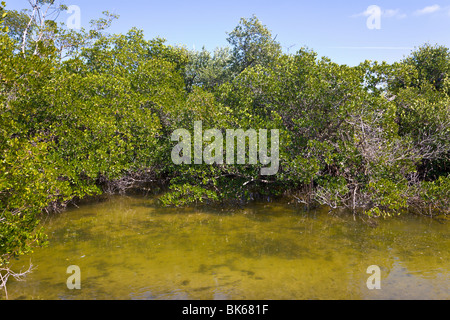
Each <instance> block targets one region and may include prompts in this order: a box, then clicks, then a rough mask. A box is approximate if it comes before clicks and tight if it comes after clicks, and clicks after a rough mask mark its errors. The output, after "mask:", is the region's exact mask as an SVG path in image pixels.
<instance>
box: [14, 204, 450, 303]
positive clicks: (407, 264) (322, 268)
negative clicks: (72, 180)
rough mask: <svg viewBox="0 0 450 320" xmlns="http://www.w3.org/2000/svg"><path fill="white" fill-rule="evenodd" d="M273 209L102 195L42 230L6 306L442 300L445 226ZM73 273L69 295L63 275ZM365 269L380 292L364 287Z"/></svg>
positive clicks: (445, 267) (423, 220)
mask: <svg viewBox="0 0 450 320" xmlns="http://www.w3.org/2000/svg"><path fill="white" fill-rule="evenodd" d="M377 222H378V224H377V226H374V225H373V224H369V223H367V221H364V219H361V218H357V219H356V220H354V219H353V216H347V215H340V216H332V215H329V214H327V212H326V211H315V212H305V211H303V210H302V209H300V208H295V207H293V206H290V205H287V204H283V203H270V204H268V203H265V204H254V205H251V206H249V207H246V208H243V209H237V210H221V209H216V210H213V209H208V210H206V209H205V210H201V211H199V210H194V209H173V208H172V209H166V208H158V207H157V206H156V205H155V204H154V199H148V198H140V197H121V196H117V197H111V198H109V199H108V200H106V201H102V202H96V203H90V204H85V205H83V206H81V207H80V208H77V209H71V210H69V211H67V212H65V213H63V214H61V215H58V216H55V217H51V218H48V219H47V221H45V222H44V224H45V227H46V229H47V233H48V234H49V246H48V247H46V248H42V249H37V250H36V251H35V252H34V253H33V254H32V255H31V256H28V257H24V258H23V259H21V260H19V261H16V262H15V266H16V269H17V268H18V269H20V268H21V266H27V264H28V263H29V260H30V259H31V261H32V263H33V265H36V266H37V268H36V270H35V271H34V272H33V273H32V274H30V275H29V276H28V277H27V280H26V281H25V282H16V281H14V280H11V281H10V282H9V286H8V295H9V298H10V299H183V300H186V299H205V300H209V299H244V300H249V299H250V300H266V299H288V300H293V299H295V300H302V299H449V298H450V295H449V291H448V287H449V283H450V278H449V274H450V273H449V265H448V261H449V250H448V248H449V229H448V222H445V221H436V220H431V219H427V218H423V217H400V218H398V219H393V220H380V221H377ZM70 265H78V266H79V267H80V269H81V289H80V290H69V289H68V288H67V286H66V280H67V278H68V277H69V276H70V274H67V273H66V270H67V267H68V266H70ZM371 265H378V266H379V267H380V268H381V290H369V289H368V288H367V285H366V281H367V279H368V277H369V276H370V274H367V273H366V270H367V268H368V267H369V266H371Z"/></svg>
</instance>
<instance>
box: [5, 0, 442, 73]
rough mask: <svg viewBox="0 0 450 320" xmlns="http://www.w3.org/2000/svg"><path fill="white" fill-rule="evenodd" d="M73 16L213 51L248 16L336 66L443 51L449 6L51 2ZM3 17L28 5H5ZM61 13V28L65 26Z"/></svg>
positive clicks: (396, 1) (377, 1) (288, 48)
mask: <svg viewBox="0 0 450 320" xmlns="http://www.w3.org/2000/svg"><path fill="white" fill-rule="evenodd" d="M56 1H57V3H59V2H62V3H64V4H66V5H67V6H69V5H76V6H78V7H79V9H80V20H81V26H82V27H84V28H86V29H87V28H89V21H90V20H92V19H97V18H99V17H101V16H102V11H105V10H108V11H110V12H112V13H115V14H118V15H120V18H119V19H118V20H117V21H115V22H114V24H113V26H112V27H111V28H110V30H109V32H110V33H126V32H127V31H128V30H130V29H131V28H132V27H137V28H138V29H142V30H143V31H144V34H145V37H146V38H147V39H152V38H155V37H157V36H159V37H162V38H165V39H166V40H167V43H168V44H171V45H183V46H185V47H187V48H189V49H197V50H200V49H201V48H202V47H205V48H206V49H207V50H209V51H213V50H214V49H215V48H217V47H225V46H228V42H227V41H226V39H227V32H231V31H232V30H233V29H234V27H235V26H236V25H238V23H239V20H240V18H250V17H252V15H255V16H257V17H258V19H259V20H260V21H261V22H262V23H263V24H264V25H266V26H267V28H268V29H269V30H271V32H272V35H273V37H276V40H277V41H278V42H279V43H280V44H281V45H282V46H283V50H284V51H285V52H289V53H295V52H296V51H298V50H299V49H300V48H302V47H308V48H309V49H311V50H313V51H315V52H317V53H318V55H319V56H320V57H322V56H326V57H328V58H330V59H331V60H332V61H334V62H337V63H340V64H348V65H357V64H359V63H360V62H362V61H364V60H377V61H387V62H389V63H392V62H394V61H400V60H401V59H403V58H404V57H405V56H407V55H408V54H409V53H410V52H411V51H412V50H414V48H416V47H419V46H421V45H423V44H424V43H427V42H428V43H431V44H439V45H445V46H447V47H450V0H389V1H388V0H370V1H366V0H348V1H343V0H341V1H336V0H335V1H331V0H330V1H325V0H315V1H304V0H296V1H295V0H277V1H273V0H272V1H267V0H228V1H214V0H209V1H207V0H189V1H187V0H184V1H182V0H164V1H161V0H159V1H154V0H147V1H144V0H65V1H61V0H56ZM6 4H7V9H22V8H28V7H29V3H28V0H6ZM70 16H71V14H69V13H62V14H61V15H60V17H59V19H60V20H62V21H64V19H68V18H69V17H70Z"/></svg>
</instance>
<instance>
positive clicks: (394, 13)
mask: <svg viewBox="0 0 450 320" xmlns="http://www.w3.org/2000/svg"><path fill="white" fill-rule="evenodd" d="M378 10H379V11H380V13H381V16H382V17H384V18H397V19H404V18H406V14H404V13H401V12H400V9H386V10H383V9H381V8H380V7H378V6H370V7H368V8H367V9H366V10H365V11H363V12H360V13H357V14H354V15H352V17H369V16H371V15H373V14H375V13H376V12H377V11H378Z"/></svg>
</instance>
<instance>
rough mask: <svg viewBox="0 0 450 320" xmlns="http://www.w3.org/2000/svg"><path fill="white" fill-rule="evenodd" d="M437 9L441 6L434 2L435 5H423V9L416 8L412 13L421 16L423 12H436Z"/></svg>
mask: <svg viewBox="0 0 450 320" xmlns="http://www.w3.org/2000/svg"><path fill="white" fill-rule="evenodd" d="M439 10H441V6H440V5H438V4H435V5H432V6H428V7H425V8H423V9H420V10H417V11H416V12H414V14H415V15H417V16H422V15H424V14H430V13H434V12H438V11H439Z"/></svg>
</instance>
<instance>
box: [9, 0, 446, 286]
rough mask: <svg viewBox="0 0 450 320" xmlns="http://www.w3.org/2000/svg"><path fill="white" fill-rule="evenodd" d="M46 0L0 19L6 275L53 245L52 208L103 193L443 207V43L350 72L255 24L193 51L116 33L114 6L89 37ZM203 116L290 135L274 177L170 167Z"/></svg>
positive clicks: (400, 208)
mask: <svg viewBox="0 0 450 320" xmlns="http://www.w3.org/2000/svg"><path fill="white" fill-rule="evenodd" d="M37 1H38V2H39V3H40V4H41V6H42V8H41V9H40V10H39V9H36V8H32V10H30V11H29V12H26V11H22V12H18V11H7V10H6V8H5V4H4V3H2V7H1V10H0V17H1V18H0V19H1V20H3V21H2V24H1V32H0V60H1V63H0V150H1V153H0V268H1V269H0V271H1V270H6V271H4V272H3V273H2V279H7V277H8V276H9V275H10V274H12V275H14V274H13V273H11V272H12V271H10V270H9V269H8V262H9V261H10V259H11V258H13V257H16V256H18V255H23V254H26V253H29V252H30V251H31V250H32V249H33V247H35V246H36V245H41V244H43V243H45V233H44V232H43V230H41V229H38V220H39V215H40V214H41V213H42V211H47V212H49V211H53V210H59V209H61V208H64V206H66V205H67V204H68V203H70V201H74V200H76V199H83V198H85V197H87V196H91V195H97V194H101V193H103V192H111V193H124V192H127V191H129V190H132V189H135V190H136V189H137V190H156V191H157V190H163V189H165V190H168V192H167V193H165V194H164V195H163V196H162V197H161V198H160V199H161V203H162V204H163V205H166V206H181V205H188V204H192V203H203V202H204V203H239V204H241V203H246V202H248V201H251V200H252V199H255V198H258V197H267V196H269V197H277V196H283V195H284V196H289V197H292V198H293V199H296V201H299V202H301V203H305V204H306V205H308V206H312V205H327V206H329V207H330V208H332V209H338V208H347V209H350V210H352V211H353V212H355V213H360V214H367V215H370V216H374V217H378V216H385V217H386V216H391V215H393V214H399V213H402V212H416V213H420V214H425V215H431V216H432V215H435V214H448V212H449V207H450V204H449V202H450V200H449V199H450V194H449V193H450V191H449V190H450V175H449V173H450V158H449V155H450V108H449V105H450V98H449V95H450V50H449V49H448V48H446V47H444V46H439V45H430V44H425V45H422V46H421V47H419V48H417V49H416V50H415V51H413V52H412V53H411V54H410V55H409V56H408V57H406V58H405V59H403V60H402V61H400V62H397V63H393V64H388V63H385V62H372V61H365V62H363V63H361V64H360V65H358V66H354V67H350V66H347V65H339V64H336V63H334V62H332V61H330V60H329V59H328V58H319V57H318V56H317V54H316V53H315V52H314V51H312V50H310V49H307V48H302V49H301V50H299V51H298V52H297V53H295V54H286V53H284V52H283V51H282V49H281V45H280V44H279V43H277V42H276V41H275V39H273V37H272V35H271V33H270V31H269V30H268V29H267V28H266V27H265V26H264V25H263V24H262V23H261V22H260V21H259V20H258V19H257V18H256V17H254V16H253V17H251V18H249V19H241V21H240V22H239V24H238V26H237V27H236V28H235V29H234V30H232V31H231V32H230V33H229V34H228V39H227V40H228V42H229V44H230V47H229V48H221V49H217V50H216V51H215V52H214V53H210V52H208V51H206V50H201V51H190V50H187V49H186V48H183V47H174V46H170V45H167V44H166V43H165V40H163V39H160V38H156V39H152V40H146V39H145V37H144V33H143V31H142V30H137V29H132V30H130V31H129V32H128V33H126V34H114V35H111V34H108V33H107V32H106V30H107V28H108V27H109V25H110V24H111V23H112V21H113V20H114V19H116V18H117V16H114V15H111V14H109V13H108V12H105V17H104V18H101V19H99V20H97V21H92V23H91V28H90V30H85V29H81V30H73V29H68V28H67V27H65V26H64V25H57V23H56V22H55V21H52V20H51V19H49V18H48V17H43V15H44V14H45V12H46V11H45V10H44V8H45V6H50V7H52V6H53V4H52V3H53V1H48V0H47V1H45V0H37ZM53 9H54V10H65V9H66V8H65V7H64V6H62V7H59V8H53ZM39 17H40V18H39ZM44 21H45V22H44ZM41 22H42V23H41ZM194 121H202V123H203V128H205V129H211V128H217V129H220V130H222V131H223V132H225V130H226V129H229V128H233V129H234V128H242V129H244V130H247V129H250V128H252V129H255V130H259V129H267V130H270V129H279V130H280V145H279V148H280V159H279V160H280V164H279V172H278V174H277V175H274V176H265V177H262V176H261V175H260V172H261V165H250V164H245V165H238V164H236V165H227V164H222V165H206V164H203V165H175V164H174V163H173V162H172V161H171V157H170V155H171V150H172V148H173V147H174V142H173V141H171V138H170V137H171V133H172V132H173V131H174V130H176V129H179V128H186V129H189V130H193V125H194ZM223 152H224V153H225V152H226V150H225V149H224V150H223ZM5 283H6V282H3V284H5ZM1 285H2V282H0V286H1Z"/></svg>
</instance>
